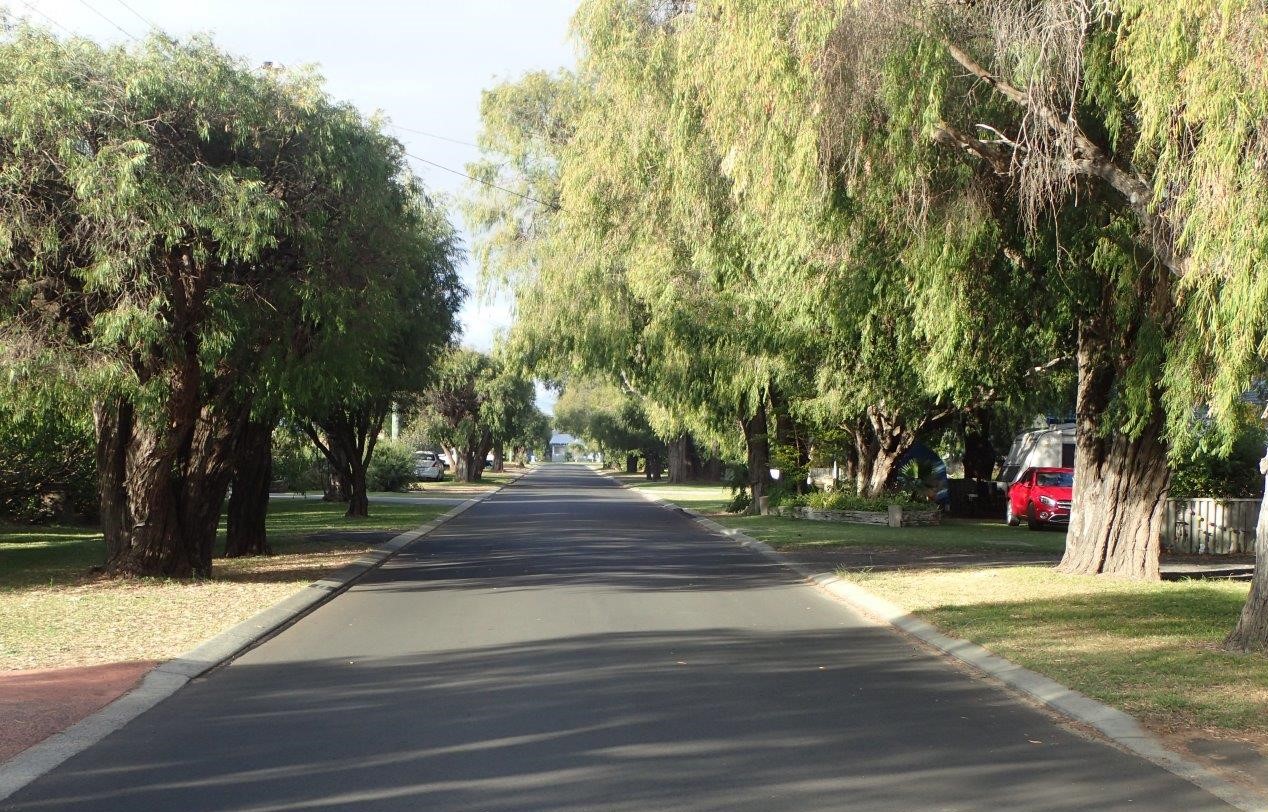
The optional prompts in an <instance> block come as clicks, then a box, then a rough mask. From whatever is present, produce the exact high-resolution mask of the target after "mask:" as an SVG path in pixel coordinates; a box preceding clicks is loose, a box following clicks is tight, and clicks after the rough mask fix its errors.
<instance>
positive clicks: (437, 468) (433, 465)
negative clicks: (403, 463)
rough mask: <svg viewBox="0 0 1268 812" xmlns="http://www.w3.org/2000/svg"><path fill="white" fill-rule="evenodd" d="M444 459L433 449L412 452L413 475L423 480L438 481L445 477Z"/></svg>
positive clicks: (445, 466)
mask: <svg viewBox="0 0 1268 812" xmlns="http://www.w3.org/2000/svg"><path fill="white" fill-rule="evenodd" d="M447 467H448V466H447V465H446V464H445V461H444V460H442V459H441V458H440V457H439V456H437V455H436V453H435V452H433V451H415V452H414V476H416V477H418V478H419V479H421V480H423V481H424V482H440V481H442V480H443V479H444V478H445V468H447Z"/></svg>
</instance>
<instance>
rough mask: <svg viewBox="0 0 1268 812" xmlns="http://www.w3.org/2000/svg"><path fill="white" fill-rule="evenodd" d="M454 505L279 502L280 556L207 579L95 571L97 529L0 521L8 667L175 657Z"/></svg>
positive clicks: (231, 566) (274, 532)
mask: <svg viewBox="0 0 1268 812" xmlns="http://www.w3.org/2000/svg"><path fill="white" fill-rule="evenodd" d="M447 509H448V508H446V507H444V506H441V505H424V504H419V505H395V504H382V503H380V504H375V503H374V501H373V500H371V504H370V514H371V515H370V518H368V519H347V518H344V516H343V512H344V506H343V505H338V504H330V503H326V502H320V501H317V500H311V501H299V500H295V501H285V500H275V501H274V502H272V503H271V504H270V510H269V519H268V527H269V536H270V540H271V543H272V545H273V548H274V550H275V551H276V553H277V554H276V555H272V556H262V557H258V558H236V559H217V561H216V563H215V566H214V568H213V577H212V578H211V579H208V580H202V581H173V580H166V579H160V578H136V579H109V578H102V577H99V576H93V575H92V574H91V573H90V568H92V567H94V566H97V565H100V564H101V562H102V557H103V552H104V551H103V548H102V541H101V534H100V533H98V532H97V531H95V530H93V529H86V528H79V527H40V528H33V527H13V526H0V617H3V618H4V622H3V623H0V670H7V669H30V668H60V667H66V666H74V665H92V664H96V663H108V662H122V661H129V660H165V659H169V658H171V657H174V656H176V655H178V654H180V653H181V652H184V651H187V650H188V649H190V648H192V647H193V646H195V645H197V644H198V643H200V642H201V641H203V640H205V639H207V638H208V637H210V636H212V635H214V634H217V633H218V632H220V631H223V630H224V629H227V628H229V627H230V626H232V625H234V624H235V623H238V622H239V621H242V620H245V619H246V618H248V617H250V616H251V615H253V614H255V613H256V612H258V611H260V610H261V609H264V608H265V607H267V606H270V605H272V604H273V603H276V602H277V601H279V600H281V599H282V598H284V597H286V596H287V595H290V594H291V593H293V592H295V591H296V590H297V589H300V588H301V587H303V586H305V585H306V584H309V583H311V582H312V581H314V580H316V579H318V578H321V577H322V576H324V575H325V574H327V573H329V572H331V571H333V570H336V569H338V568H339V567H342V566H344V565H346V564H348V563H350V562H351V561H354V560H355V559H356V558H358V557H359V556H360V555H362V554H363V553H364V552H365V550H366V549H367V546H368V544H369V543H370V542H371V541H373V540H375V539H376V538H382V537H383V535H385V534H390V533H392V532H393V531H403V530H408V529H411V528H413V527H417V526H418V525H420V524H422V523H423V522H425V521H427V520H429V519H431V518H434V517H435V516H437V515H439V514H441V513H443V512H445V511H446V510H447ZM371 531H374V532H371Z"/></svg>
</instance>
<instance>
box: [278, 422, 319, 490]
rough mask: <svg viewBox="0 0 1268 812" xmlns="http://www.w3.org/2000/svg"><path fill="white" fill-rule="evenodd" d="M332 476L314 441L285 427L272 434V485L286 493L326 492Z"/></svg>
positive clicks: (285, 425)
mask: <svg viewBox="0 0 1268 812" xmlns="http://www.w3.org/2000/svg"><path fill="white" fill-rule="evenodd" d="M329 476H330V467H329V466H328V465H327V464H326V458H325V457H323V456H322V454H321V452H320V451H318V450H317V449H316V448H314V447H313V441H312V440H310V439H308V437H307V436H305V435H304V434H302V433H300V432H299V431H297V430H295V429H293V428H291V427H290V426H288V425H287V424H285V423H283V424H282V425H280V426H278V427H277V429H275V430H274V431H273V483H274V485H275V486H276V487H280V488H281V489H282V490H283V491H294V492H295V493H308V492H309V491H324V490H325V489H326V482H327V481H328V479H329Z"/></svg>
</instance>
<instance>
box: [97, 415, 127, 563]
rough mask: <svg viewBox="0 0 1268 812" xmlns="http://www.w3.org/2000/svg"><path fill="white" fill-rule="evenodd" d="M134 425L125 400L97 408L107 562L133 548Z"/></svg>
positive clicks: (98, 478)
mask: <svg viewBox="0 0 1268 812" xmlns="http://www.w3.org/2000/svg"><path fill="white" fill-rule="evenodd" d="M132 421H133V412H132V405H131V404H129V403H126V402H124V401H122V400H110V401H107V402H105V403H98V404H96V405H95V406H94V407H93V427H94V430H95V433H96V439H97V494H98V498H99V501H100V512H101V531H102V535H104V536H105V539H106V561H113V560H115V559H116V558H118V557H119V556H120V555H122V554H123V552H124V551H125V550H127V548H128V546H129V544H130V539H129V527H130V524H129V522H128V515H129V510H128V491H127V486H126V483H127V477H128V462H127V460H128V442H129V441H130V440H131V438H132Z"/></svg>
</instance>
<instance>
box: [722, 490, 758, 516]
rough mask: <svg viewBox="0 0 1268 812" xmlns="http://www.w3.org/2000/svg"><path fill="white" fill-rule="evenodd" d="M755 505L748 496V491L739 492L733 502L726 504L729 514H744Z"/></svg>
mask: <svg viewBox="0 0 1268 812" xmlns="http://www.w3.org/2000/svg"><path fill="white" fill-rule="evenodd" d="M752 505H753V499H752V498H751V497H750V496H749V495H748V491H737V492H736V494H735V495H734V496H732V497H731V501H730V502H727V503H726V512H727V513H743V512H744V511H746V510H748V509H749V508H750V507H752Z"/></svg>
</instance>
